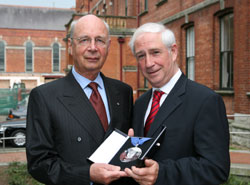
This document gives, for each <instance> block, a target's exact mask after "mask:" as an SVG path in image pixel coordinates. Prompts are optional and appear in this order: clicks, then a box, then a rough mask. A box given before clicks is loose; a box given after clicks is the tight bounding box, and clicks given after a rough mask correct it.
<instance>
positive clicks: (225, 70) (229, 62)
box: [220, 14, 234, 89]
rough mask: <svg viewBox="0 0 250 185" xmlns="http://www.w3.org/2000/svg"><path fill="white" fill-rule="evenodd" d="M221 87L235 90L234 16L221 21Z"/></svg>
mask: <svg viewBox="0 0 250 185" xmlns="http://www.w3.org/2000/svg"><path fill="white" fill-rule="evenodd" d="M220 29H221V30H220V87H221V89H232V88H233V45H234V43H233V31H234V30H233V14H228V15H226V16H224V17H222V18H221V19H220Z"/></svg>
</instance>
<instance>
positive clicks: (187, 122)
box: [125, 23, 230, 185]
mask: <svg viewBox="0 0 250 185" xmlns="http://www.w3.org/2000/svg"><path fill="white" fill-rule="evenodd" d="M130 47H131V49H132V52H133V53H134V55H135V57H136V59H137V61H138V64H139V67H140V70H141V71H142V74H143V75H144V77H145V78H146V79H147V80H148V81H149V82H150V84H151V85H152V89H150V90H149V91H147V92H146V93H145V94H143V95H142V96H141V97H139V98H138V99H137V101H136V102H135V107H134V116H133V128H134V133H135V135H136V136H144V135H145V136H147V137H156V136H157V134H158V133H159V131H160V130H161V128H162V126H163V125H165V126H166V127H167V129H166V133H165V136H164V139H163V141H162V143H161V146H160V147H159V150H158V151H157V152H156V153H155V155H154V156H153V158H152V159H146V160H145V168H136V167H132V168H131V169H125V171H126V172H127V174H128V175H129V176H131V177H133V178H134V179H135V180H136V181H137V182H138V183H139V184H141V185H144V184H147V185H149V184H159V185H163V184H168V185H211V184H220V183H222V182H224V181H226V180H227V178H228V175H229V170H230V157H229V129H228V122H227V117H226V110H225V106H224V103H223V100H222V98H221V97H220V96H219V95H218V94H216V93H215V92H213V91H212V90H211V89H209V88H207V87H205V86H203V85H201V84H198V83H196V82H194V81H191V80H189V79H187V77H186V76H185V75H184V74H183V73H182V72H181V71H180V69H179V67H178V64H177V62H176V58H177V45H176V42H175V36H174V34H173V32H172V31H171V30H169V29H166V28H165V27H164V26H163V25H161V24H158V23H147V24H145V25H142V26H141V27H140V28H138V29H137V30H136V32H135V33H134V35H133V37H132V39H131V41H130ZM155 91H158V93H153V92H155ZM153 94H155V96H153ZM160 94H161V95H160ZM152 99H153V100H152ZM151 104H153V105H152V108H151ZM151 110H153V111H151ZM157 111H158V112H157ZM156 112H157V113H156ZM150 124H151V125H150ZM144 133H146V134H144Z"/></svg>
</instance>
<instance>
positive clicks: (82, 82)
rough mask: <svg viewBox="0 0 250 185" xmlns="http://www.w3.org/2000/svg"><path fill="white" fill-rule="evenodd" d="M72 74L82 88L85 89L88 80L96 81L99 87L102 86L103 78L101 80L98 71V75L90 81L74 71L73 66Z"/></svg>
mask: <svg viewBox="0 0 250 185" xmlns="http://www.w3.org/2000/svg"><path fill="white" fill-rule="evenodd" d="M72 74H73V76H74V77H75V79H76V81H77V82H78V83H79V84H80V86H81V87H82V89H85V88H86V87H88V84H89V83H90V82H96V83H97V84H98V86H99V87H100V88H101V89H103V88H104V83H103V80H102V77H101V75H100V73H98V75H97V77H96V79H95V80H94V81H91V80H89V79H88V78H85V77H84V76H82V75H80V74H79V73H78V72H76V70H75V67H74V66H73V68H72Z"/></svg>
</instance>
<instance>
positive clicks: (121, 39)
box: [117, 36, 125, 81]
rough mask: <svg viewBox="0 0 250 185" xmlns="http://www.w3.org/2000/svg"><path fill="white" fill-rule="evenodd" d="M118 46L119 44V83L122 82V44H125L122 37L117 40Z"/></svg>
mask: <svg viewBox="0 0 250 185" xmlns="http://www.w3.org/2000/svg"><path fill="white" fill-rule="evenodd" d="M117 40H118V42H119V44H120V81H122V65H123V64H122V63H123V62H122V57H123V53H122V44H123V43H124V42H125V39H124V37H122V36H120V37H118V38H117Z"/></svg>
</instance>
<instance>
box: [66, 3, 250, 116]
mask: <svg viewBox="0 0 250 185" xmlns="http://www.w3.org/2000/svg"><path fill="white" fill-rule="evenodd" d="M249 9H250V1H249V0H240V1H239V0H76V13H75V14H74V16H73V18H72V20H73V19H77V18H79V17H80V16H83V15H84V14H87V13H92V14H96V15H98V16H100V17H101V18H103V19H104V20H105V21H106V22H107V23H108V24H109V25H110V28H111V39H112V41H111V48H110V53H109V57H108V59H107V62H106V63H105V65H104V68H103V72H104V74H106V75H107V76H110V77H113V78H117V79H120V80H122V81H124V82H126V83H128V84H130V85H132V87H133V89H134V96H135V98H137V97H138V96H139V95H141V94H142V93H143V92H144V91H145V90H147V89H148V88H150V87H148V83H147V81H146V80H145V79H144V78H143V77H142V75H141V74H140V73H139V72H138V71H137V64H136V61H135V59H134V57H133V56H132V53H131V51H130V49H129V47H128V42H129V40H130V37H131V35H132V34H133V31H134V29H135V28H137V27H138V26H139V25H141V24H144V23H146V22H161V23H163V24H164V25H165V26H167V27H168V28H170V29H172V30H173V31H174V33H175V36H176V40H177V45H178V49H179V56H178V64H179V66H180V69H181V70H182V71H183V73H184V74H186V75H187V76H188V78H190V79H192V80H195V81H196V82H199V83H201V84H204V85H206V86H208V87H209V88H211V89H213V90H214V91H216V92H217V93H219V94H221V95H222V97H223V99H224V101H225V104H226V109H227V114H236V113H239V114H247V115H248V114H250V63H249V61H250V60H249V59H250V50H249V46H250V40H249V38H250V31H249V30H250V27H249V25H250V18H249V16H250V15H249V11H250V10H249ZM72 20H71V21H72ZM71 21H70V22H71ZM70 22H69V24H68V29H70ZM66 54H67V53H66ZM68 59H69V60H67V63H68V64H72V60H71V59H70V58H68Z"/></svg>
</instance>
